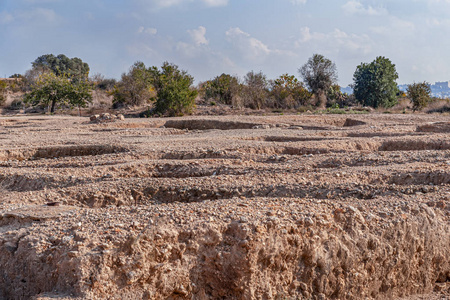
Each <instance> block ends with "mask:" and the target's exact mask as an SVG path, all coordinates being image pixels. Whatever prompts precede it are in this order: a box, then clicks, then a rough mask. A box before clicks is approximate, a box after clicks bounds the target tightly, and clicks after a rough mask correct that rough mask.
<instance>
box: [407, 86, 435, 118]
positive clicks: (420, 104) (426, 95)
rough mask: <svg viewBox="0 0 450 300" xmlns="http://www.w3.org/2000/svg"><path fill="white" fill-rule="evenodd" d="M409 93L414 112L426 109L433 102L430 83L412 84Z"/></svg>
mask: <svg viewBox="0 0 450 300" xmlns="http://www.w3.org/2000/svg"><path fill="white" fill-rule="evenodd" d="M407 92H408V97H409V98H410V99H411V101H412V103H413V111H416V110H420V109H422V108H424V107H425V106H427V104H428V103H429V102H430V100H431V88H430V84H429V83H428V82H425V81H424V82H420V83H413V84H410V85H408V88H407Z"/></svg>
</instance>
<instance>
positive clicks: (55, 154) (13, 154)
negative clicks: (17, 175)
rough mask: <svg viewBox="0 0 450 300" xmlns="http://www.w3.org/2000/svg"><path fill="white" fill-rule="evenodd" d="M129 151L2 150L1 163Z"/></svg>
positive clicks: (89, 148)
mask: <svg viewBox="0 0 450 300" xmlns="http://www.w3.org/2000/svg"><path fill="white" fill-rule="evenodd" d="M126 151H128V149H127V148H125V147H116V146H111V145H75V146H53V147H41V148H37V149H14V150H0V161H8V160H33V159H42V158H59V157H69V156H95V155H103V154H111V153H120V152H126Z"/></svg>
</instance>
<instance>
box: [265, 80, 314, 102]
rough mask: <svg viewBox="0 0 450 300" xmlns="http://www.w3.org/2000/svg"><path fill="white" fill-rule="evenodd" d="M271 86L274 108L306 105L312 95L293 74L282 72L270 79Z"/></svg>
mask: <svg viewBox="0 0 450 300" xmlns="http://www.w3.org/2000/svg"><path fill="white" fill-rule="evenodd" d="M271 86H272V89H271V95H272V97H273V100H274V101H273V106H274V107H275V108H285V109H290V108H297V107H299V106H303V105H306V104H307V103H308V101H309V100H310V99H311V97H312V94H311V93H310V92H308V90H307V89H306V88H305V87H304V86H303V84H302V83H301V82H300V81H299V80H298V79H297V78H295V76H294V75H289V74H283V75H281V76H280V77H279V78H278V79H276V80H274V81H272V82H271Z"/></svg>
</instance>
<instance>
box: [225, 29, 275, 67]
mask: <svg viewBox="0 0 450 300" xmlns="http://www.w3.org/2000/svg"><path fill="white" fill-rule="evenodd" d="M225 35H226V37H227V40H228V41H229V42H230V43H232V44H233V45H234V46H235V47H236V48H237V49H238V50H239V51H240V52H241V53H242V54H243V55H245V56H246V57H247V58H250V59H258V58H263V57H265V56H267V55H268V54H270V53H271V50H270V49H269V47H268V46H267V45H265V44H264V43H263V42H261V41H260V40H258V39H256V38H253V37H251V36H250V34H248V33H246V32H244V31H242V30H241V29H240V28H239V27H234V28H230V29H229V30H228V31H227V32H226V33H225Z"/></svg>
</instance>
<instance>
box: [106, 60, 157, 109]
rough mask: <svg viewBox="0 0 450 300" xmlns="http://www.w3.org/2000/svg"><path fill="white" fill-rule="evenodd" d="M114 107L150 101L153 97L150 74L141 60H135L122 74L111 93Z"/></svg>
mask: <svg viewBox="0 0 450 300" xmlns="http://www.w3.org/2000/svg"><path fill="white" fill-rule="evenodd" d="M111 94H112V95H113V105H114V107H121V106H123V105H126V104H128V105H143V104H147V103H149V102H151V101H152V98H153V97H155V92H154V88H153V85H152V76H151V74H150V73H149V71H148V70H147V69H146V67H145V64H144V63H143V62H140V61H138V62H136V63H134V65H133V66H131V68H130V70H129V71H128V73H126V74H125V73H124V74H122V78H121V81H120V82H118V83H117V84H116V85H115V86H114V89H113V91H112V93H111Z"/></svg>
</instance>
